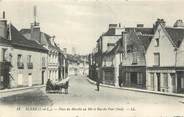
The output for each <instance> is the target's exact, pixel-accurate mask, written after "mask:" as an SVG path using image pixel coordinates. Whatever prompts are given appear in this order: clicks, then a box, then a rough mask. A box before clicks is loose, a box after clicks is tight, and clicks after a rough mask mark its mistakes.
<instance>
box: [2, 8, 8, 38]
mask: <svg viewBox="0 0 184 117" xmlns="http://www.w3.org/2000/svg"><path fill="white" fill-rule="evenodd" d="M0 36H1V37H3V38H5V39H8V26H7V20H6V19H5V12H4V11H3V16H2V18H1V19H0Z"/></svg>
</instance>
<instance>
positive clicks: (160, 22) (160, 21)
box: [153, 18, 166, 32]
mask: <svg viewBox="0 0 184 117" xmlns="http://www.w3.org/2000/svg"><path fill="white" fill-rule="evenodd" d="M159 24H161V25H162V26H164V27H165V26H166V22H165V21H164V19H159V18H158V19H157V21H156V22H155V24H153V30H154V32H155V31H156V29H157V27H158V25H159Z"/></svg>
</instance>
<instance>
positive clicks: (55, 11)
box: [0, 0, 184, 54]
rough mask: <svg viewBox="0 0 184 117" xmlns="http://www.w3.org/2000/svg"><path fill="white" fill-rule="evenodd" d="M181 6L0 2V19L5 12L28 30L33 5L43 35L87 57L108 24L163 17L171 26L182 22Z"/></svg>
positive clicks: (101, 0)
mask: <svg viewBox="0 0 184 117" xmlns="http://www.w3.org/2000/svg"><path fill="white" fill-rule="evenodd" d="M183 4H184V1H182V0H154V1H151V0H146V1H144V0H29V1H28V0H0V17H2V12H3V11H5V12H6V18H7V20H8V21H9V22H11V23H12V24H13V25H14V26H16V27H17V28H18V29H19V30H20V29H22V28H30V23H31V22H33V21H34V20H33V6H34V5H36V6H37V20H38V22H39V23H40V27H41V31H42V32H46V33H47V34H49V35H51V36H52V35H55V36H56V38H55V41H56V42H57V43H59V45H60V46H61V47H63V48H64V47H65V48H67V51H68V52H69V53H71V50H72V47H73V48H75V49H76V52H77V54H88V53H90V52H92V49H93V48H94V47H95V46H96V40H97V39H98V38H99V36H100V35H101V34H102V33H104V32H105V31H107V30H108V25H109V24H110V23H121V26H125V27H126V26H128V27H129V26H136V25H137V24H144V26H145V27H152V25H153V23H154V22H155V21H156V19H157V18H163V19H164V20H165V21H166V25H168V26H172V25H173V24H174V22H175V21H176V20H177V19H183V20H184V7H183Z"/></svg>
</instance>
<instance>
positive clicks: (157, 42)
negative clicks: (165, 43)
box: [155, 38, 159, 47]
mask: <svg viewBox="0 0 184 117" xmlns="http://www.w3.org/2000/svg"><path fill="white" fill-rule="evenodd" d="M158 46H159V38H156V39H155V47H158Z"/></svg>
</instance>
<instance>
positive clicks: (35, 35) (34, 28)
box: [31, 6, 41, 44]
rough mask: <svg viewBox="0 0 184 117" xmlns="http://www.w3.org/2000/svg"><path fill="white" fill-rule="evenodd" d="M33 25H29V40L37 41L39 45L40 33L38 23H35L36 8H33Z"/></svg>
mask: <svg viewBox="0 0 184 117" xmlns="http://www.w3.org/2000/svg"><path fill="white" fill-rule="evenodd" d="M33 15H34V23H31V40H34V41H37V42H38V43H40V44H41V32H40V26H39V23H38V22H37V21H36V17H37V7H36V6H34V7H33Z"/></svg>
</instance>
